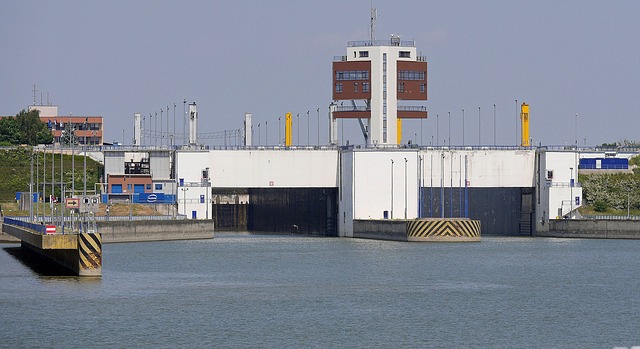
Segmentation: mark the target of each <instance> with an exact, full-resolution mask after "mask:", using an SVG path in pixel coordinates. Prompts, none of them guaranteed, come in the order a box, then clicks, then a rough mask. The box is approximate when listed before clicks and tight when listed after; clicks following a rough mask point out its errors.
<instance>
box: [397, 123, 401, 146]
mask: <svg viewBox="0 0 640 349" xmlns="http://www.w3.org/2000/svg"><path fill="white" fill-rule="evenodd" d="M396 125H397V126H398V145H400V143H402V119H400V118H398V123H397V124H396Z"/></svg>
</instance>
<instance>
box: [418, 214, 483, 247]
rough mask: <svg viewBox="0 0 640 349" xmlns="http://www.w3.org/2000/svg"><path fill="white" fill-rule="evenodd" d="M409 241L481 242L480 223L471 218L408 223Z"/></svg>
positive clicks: (431, 219) (433, 219) (436, 219)
mask: <svg viewBox="0 0 640 349" xmlns="http://www.w3.org/2000/svg"><path fill="white" fill-rule="evenodd" d="M407 240H408V241H442V242H475V241H480V221H479V220H473V219H469V218H420V219H415V220H412V221H409V222H408V223H407Z"/></svg>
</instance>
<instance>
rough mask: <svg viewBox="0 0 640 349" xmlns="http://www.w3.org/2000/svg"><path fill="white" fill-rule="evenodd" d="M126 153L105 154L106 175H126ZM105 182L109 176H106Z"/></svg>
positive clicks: (108, 152)
mask: <svg viewBox="0 0 640 349" xmlns="http://www.w3.org/2000/svg"><path fill="white" fill-rule="evenodd" d="M124 155H125V153H124V152H121V151H106V152H104V173H105V174H111V175H118V174H124V161H125V158H124ZM104 177H105V181H106V178H107V176H106V175H105V176H104Z"/></svg>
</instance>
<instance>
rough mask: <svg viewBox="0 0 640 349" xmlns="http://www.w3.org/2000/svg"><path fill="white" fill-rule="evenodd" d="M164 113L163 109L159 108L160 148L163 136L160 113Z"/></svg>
mask: <svg viewBox="0 0 640 349" xmlns="http://www.w3.org/2000/svg"><path fill="white" fill-rule="evenodd" d="M163 112H164V109H162V108H160V146H161V147H162V139H163V138H164V135H163V134H162V113H163Z"/></svg>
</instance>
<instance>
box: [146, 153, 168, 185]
mask: <svg viewBox="0 0 640 349" xmlns="http://www.w3.org/2000/svg"><path fill="white" fill-rule="evenodd" d="M149 166H150V167H151V175H152V176H153V178H154V179H169V178H171V156H170V152H169V151H150V152H149Z"/></svg>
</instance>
